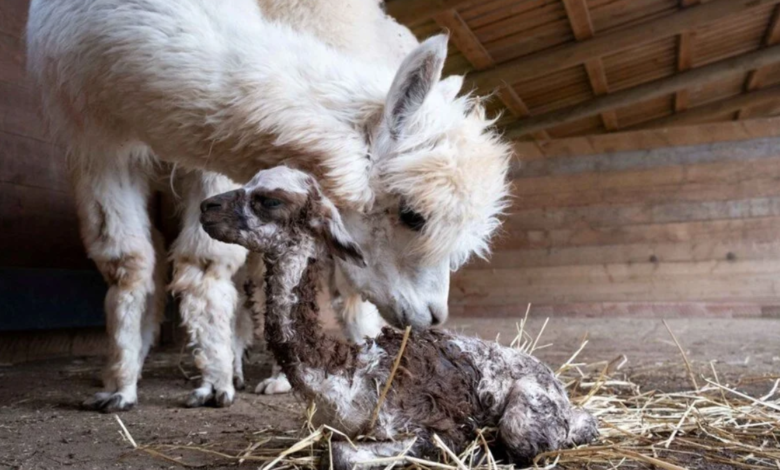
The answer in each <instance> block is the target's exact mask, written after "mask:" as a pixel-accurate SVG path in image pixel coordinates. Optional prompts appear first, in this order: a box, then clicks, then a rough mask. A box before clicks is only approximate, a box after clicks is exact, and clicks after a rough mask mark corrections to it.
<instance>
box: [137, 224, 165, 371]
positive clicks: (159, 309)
mask: <svg viewBox="0 0 780 470" xmlns="http://www.w3.org/2000/svg"><path fill="white" fill-rule="evenodd" d="M152 243H153V245H154V251H155V254H156V260H155V267H154V278H153V282H154V293H153V294H152V295H151V296H149V298H148V304H147V307H146V310H145V311H144V315H143V318H142V320H141V351H140V353H139V355H138V367H140V368H141V369H143V366H144V361H145V360H146V356H147V355H149V350H150V349H151V348H152V346H154V345H155V343H157V340H158V339H159V336H160V324H161V323H162V320H163V317H164V316H165V303H166V302H165V301H166V291H165V280H166V275H167V267H168V265H167V262H166V259H165V243H164V241H163V236H162V234H161V233H160V232H159V231H158V230H156V229H154V228H152ZM139 378H140V376H139Z"/></svg>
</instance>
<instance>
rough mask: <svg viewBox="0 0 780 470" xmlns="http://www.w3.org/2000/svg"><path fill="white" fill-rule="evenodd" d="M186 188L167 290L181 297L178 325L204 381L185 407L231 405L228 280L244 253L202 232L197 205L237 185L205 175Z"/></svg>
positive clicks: (231, 290)
mask: <svg viewBox="0 0 780 470" xmlns="http://www.w3.org/2000/svg"><path fill="white" fill-rule="evenodd" d="M184 186H185V196H184V198H185V200H184V204H185V206H184V214H183V220H182V231H181V233H180V234H179V237H178V238H177V239H176V242H175V243H174V245H173V250H172V255H171V257H172V258H173V263H174V270H173V282H172V283H171V291H172V292H173V293H174V294H175V295H177V296H178V297H179V299H180V302H179V310H180V312H181V316H182V321H183V323H184V325H185V327H186V328H187V331H188V333H189V337H190V345H191V346H192V348H193V354H194V356H195V365H196V366H197V367H198V369H200V372H201V377H202V379H201V385H200V386H199V387H198V388H197V389H195V390H194V391H193V392H192V393H191V394H190V396H189V397H188V399H187V401H186V405H187V406H189V407H196V406H203V405H206V404H214V405H216V406H219V407H223V406H229V405H230V404H231V403H232V402H233V399H234V396H235V388H234V387H233V328H234V325H233V322H234V315H235V309H236V305H237V302H238V293H237V291H236V288H235V285H234V284H233V279H232V278H233V275H234V274H235V273H236V271H237V270H238V269H239V268H240V267H241V265H242V264H243V263H244V260H245V258H246V250H245V249H244V248H242V247H240V246H237V245H228V244H225V243H221V242H218V241H216V240H214V239H212V238H211V237H209V236H208V235H207V234H206V232H204V231H203V229H202V228H201V225H200V203H201V202H202V201H203V200H204V199H206V198H208V197H209V196H212V195H215V194H219V193H222V192H225V191H230V190H232V189H234V188H235V187H236V186H235V184H234V183H233V182H232V181H230V180H229V179H227V178H225V177H224V176H220V175H217V174H215V173H206V172H203V173H197V172H195V173H190V174H188V175H186V176H185V181H184Z"/></svg>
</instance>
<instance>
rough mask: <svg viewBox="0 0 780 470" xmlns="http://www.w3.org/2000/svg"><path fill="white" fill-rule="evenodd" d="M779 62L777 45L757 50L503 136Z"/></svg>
mask: <svg viewBox="0 0 780 470" xmlns="http://www.w3.org/2000/svg"><path fill="white" fill-rule="evenodd" d="M705 5H706V4H705ZM693 8H702V7H693ZM779 62H780V46H771V47H768V48H766V49H763V50H760V51H756V52H752V53H748V54H745V55H742V56H737V57H734V58H730V59H726V60H722V61H720V62H716V63H714V64H710V65H705V66H703V67H698V68H695V69H692V70H690V71H688V72H683V73H680V74H677V75H675V76H672V77H669V78H664V79H661V80H656V81H653V82H649V83H646V84H644V85H640V86H638V87H635V88H630V89H627V90H623V91H620V92H617V93H613V94H610V95H604V96H599V97H596V98H594V99H593V100H591V101H589V102H586V103H583V104H581V105H576V106H572V107H570V108H567V109H563V110H560V111H553V112H551V113H547V114H544V115H540V116H534V117H531V118H526V119H522V120H520V121H518V122H517V123H516V124H515V125H513V126H511V127H509V128H507V132H506V135H509V136H518V135H523V134H528V133H530V132H534V131H538V130H544V129H547V128H549V127H552V126H557V125H560V124H563V123H566V122H572V121H576V120H578V119H582V118H584V117H588V116H593V115H595V114H599V113H601V112H603V111H606V110H610V109H615V108H619V107H624V106H629V105H631V104H633V103H638V102H642V101H647V100H650V99H652V98H655V97H658V96H663V95H667V94H671V93H675V92H677V91H678V90H682V89H685V88H692V87H694V86H699V85H703V84H706V83H711V82H713V81H718V80H724V79H726V78H727V77H730V76H733V75H737V74H741V73H746V72H747V71H748V70H754V69H757V68H760V67H764V66H767V65H771V64H776V63H779Z"/></svg>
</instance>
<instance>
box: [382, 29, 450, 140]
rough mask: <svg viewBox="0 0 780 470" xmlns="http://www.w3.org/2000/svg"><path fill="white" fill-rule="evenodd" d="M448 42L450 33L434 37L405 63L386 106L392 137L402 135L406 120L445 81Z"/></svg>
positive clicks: (421, 45) (406, 59) (393, 85)
mask: <svg viewBox="0 0 780 470" xmlns="http://www.w3.org/2000/svg"><path fill="white" fill-rule="evenodd" d="M448 40H449V38H448V37H447V35H446V34H440V35H438V36H433V37H432V38H429V39H427V40H425V41H424V42H423V43H422V44H420V45H419V46H417V48H416V49H415V50H413V51H412V52H410V53H409V55H408V56H406V58H405V59H404V61H403V62H402V63H401V67H400V68H399V69H398V73H396V75H395V78H394V79H393V84H392V85H391V86H390V92H389V93H388V95H387V103H386V104H385V121H386V122H387V124H388V126H389V128H390V133H391V135H392V136H394V137H395V136H397V135H398V134H400V133H401V130H402V129H403V125H404V122H405V121H406V119H407V118H409V116H411V115H413V114H414V113H415V112H417V110H419V109H420V107H421V106H422V104H423V102H424V101H425V98H426V97H427V96H428V94H429V93H430V91H431V89H433V86H434V85H435V84H436V82H438V81H439V79H441V70H442V68H443V67H444V60H445V59H446V58H447V41H448Z"/></svg>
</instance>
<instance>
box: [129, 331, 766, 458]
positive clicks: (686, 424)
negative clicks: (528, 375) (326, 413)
mask: <svg viewBox="0 0 780 470" xmlns="http://www.w3.org/2000/svg"><path fill="white" fill-rule="evenodd" d="M525 323H526V320H525V319H524V320H523V321H522V322H521V323H520V324H519V325H518V334H517V337H516V338H515V340H514V341H513V343H512V346H513V347H517V348H519V349H522V350H524V351H526V352H529V353H533V352H534V350H536V349H539V348H540V347H544V346H539V339H540V337H541V333H542V332H543V330H544V326H543V327H542V329H541V330H540V332H539V334H538V335H536V336H535V337H532V336H531V335H529V334H528V333H527V332H526V331H525ZM546 324H547V323H546V322H545V326H546ZM667 328H668V326H667ZM669 333H670V334H671V336H672V338H673V340H674V342H675V343H676V344H677V345H678V347H679V348H680V352H681V355H682V359H683V361H684V363H685V365H686V368H687V371H688V378H689V380H690V382H691V384H690V385H691V388H690V390H688V391H683V392H676V393H661V392H656V391H642V390H641V389H640V387H639V386H638V385H636V384H635V383H633V382H632V381H631V380H630V379H629V378H628V377H625V376H624V375H623V374H621V373H620V369H621V367H622V366H623V365H624V363H625V362H626V359H625V357H623V356H620V357H618V358H617V359H615V360H613V361H609V362H606V361H605V362H601V363H595V364H583V363H578V362H577V356H578V355H579V353H580V352H581V351H582V350H583V349H584V348H585V347H586V345H587V341H586V340H584V341H583V343H582V345H581V346H580V348H579V349H578V350H577V351H576V352H575V353H574V355H573V356H572V357H571V358H570V359H569V360H568V361H566V362H565V363H564V364H563V365H562V366H561V367H560V368H559V369H558V371H557V374H558V375H559V377H560V378H561V379H562V380H563V381H564V382H565V383H566V385H567V388H568V390H569V394H570V397H571V400H572V402H573V403H575V404H577V405H579V406H582V407H584V408H585V409H586V410H587V411H589V412H590V413H592V414H593V415H594V416H596V417H597V418H598V420H599V423H600V426H599V427H600V433H601V435H600V438H599V439H598V441H597V442H594V443H593V444H591V445H588V446H583V447H580V448H576V449H567V450H561V451H556V452H549V453H546V454H542V455H539V456H538V457H537V459H536V461H535V462H534V465H533V467H531V468H545V469H548V468H549V469H551V468H569V469H579V468H589V469H590V468H592V469H602V468H603V469H633V468H638V469H641V468H660V469H667V470H678V469H684V468H707V469H709V468H713V469H721V468H722V469H731V468H734V469H740V468H745V469H775V470H780V393H778V388H779V387H780V378H777V377H774V378H771V379H768V378H765V379H768V380H767V384H768V385H769V391H768V393H767V394H765V395H764V396H762V397H758V398H757V397H751V396H749V395H747V394H744V393H742V392H740V391H738V390H736V389H735V387H732V386H729V385H728V384H724V383H721V381H720V379H719V377H718V374H717V371H716V370H715V368H714V367H713V366H712V364H711V375H710V376H709V377H704V376H699V377H697V376H696V374H694V372H693V370H692V368H691V365H690V363H689V361H688V358H687V357H686V355H685V353H684V350H683V348H682V347H681V346H680V343H679V342H678V340H677V338H676V337H675V336H674V334H673V333H672V332H671V330H669ZM708 375H709V374H708ZM772 380H774V383H772ZM314 412H315V410H313V409H311V408H310V409H309V410H308V412H307V413H308V418H309V419H307V421H306V422H307V424H308V425H305V426H304V430H303V431H292V432H288V433H279V432H277V431H273V430H271V429H267V430H263V431H259V432H257V433H255V434H254V435H253V436H251V440H250V442H248V443H247V442H243V443H242V445H241V446H238V445H237V443H232V444H224V445H216V444H212V445H210V446H206V447H204V446H196V445H187V446H181V445H176V446H173V445H139V444H138V443H136V442H135V441H134V440H133V438H132V436H131V434H130V433H129V432H128V430H127V429H126V428H125V427H124V424H122V422H121V420H119V418H118V417H117V418H116V419H117V421H118V422H119V424H120V426H121V427H122V430H123V431H122V432H123V435H124V436H125V438H126V439H127V440H128V441H129V442H130V444H131V445H132V446H133V447H134V448H135V449H136V450H138V451H143V452H146V453H148V454H150V455H152V456H154V457H156V458H160V459H164V460H167V461H170V462H174V463H176V464H178V465H180V466H183V467H204V466H211V465H220V464H221V465H235V464H240V463H243V464H244V465H245V466H251V467H260V468H262V469H263V470H270V469H271V468H275V469H277V470H279V469H301V470H303V469H316V468H320V467H319V464H320V456H321V455H322V454H323V452H322V450H323V449H325V448H327V446H328V443H329V442H330V439H331V437H333V436H334V435H336V434H338V432H337V431H335V430H333V429H331V428H327V427H323V428H320V429H311V426H310V422H311V420H310V418H311V415H312V414H313V413H314ZM302 435H304V436H305V437H304V438H301V437H300V436H302ZM494 438H495V430H493V429H485V430H483V431H482V432H481V433H480V435H479V436H478V438H477V439H476V440H475V441H474V443H473V444H472V445H471V446H470V447H469V448H468V449H467V450H466V451H465V452H464V453H463V454H461V455H455V454H454V453H453V452H452V451H451V450H449V449H447V448H446V447H445V446H444V445H442V444H441V443H440V445H439V447H440V448H441V456H440V459H439V460H438V461H437V462H431V461H424V460H420V459H416V458H412V457H408V456H405V455H403V454H402V455H399V456H397V457H394V458H390V459H382V460H378V461H375V462H372V463H373V464H374V465H376V466H380V467H386V468H390V467H392V466H393V465H402V466H404V467H407V468H422V469H441V470H467V469H480V470H481V469H485V470H497V469H509V468H511V466H507V465H502V464H501V462H497V461H496V460H495V459H494V458H493V457H492V455H491V454H490V453H489V452H487V453H485V452H480V451H482V450H484V449H487V448H488V446H489V443H490V442H491V440H493V439H494ZM220 447H221V448H220ZM478 455H479V456H481V457H479V460H477V456H478Z"/></svg>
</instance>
